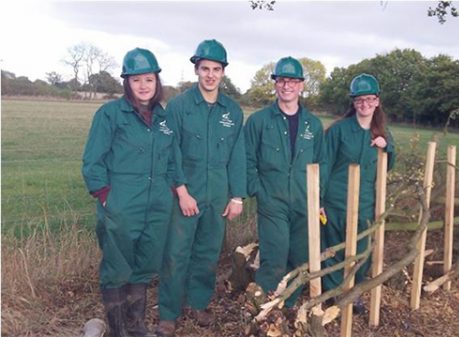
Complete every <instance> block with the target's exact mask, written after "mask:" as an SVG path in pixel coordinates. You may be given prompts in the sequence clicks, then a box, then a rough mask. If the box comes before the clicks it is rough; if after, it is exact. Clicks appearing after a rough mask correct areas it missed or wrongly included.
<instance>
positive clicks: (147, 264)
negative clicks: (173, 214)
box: [129, 211, 170, 284]
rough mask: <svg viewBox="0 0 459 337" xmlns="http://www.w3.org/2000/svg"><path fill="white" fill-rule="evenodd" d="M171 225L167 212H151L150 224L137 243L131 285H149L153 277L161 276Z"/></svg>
mask: <svg viewBox="0 0 459 337" xmlns="http://www.w3.org/2000/svg"><path fill="white" fill-rule="evenodd" d="M169 223H170V214H169V213H168V212H167V211H162V212H159V211H158V212H149V214H148V222H147V224H146V225H145V226H144V228H143V229H142V231H141V234H140V236H139V237H138V240H137V241H136V242H135V250H134V252H135V254H134V257H135V262H134V266H133V267H132V275H131V277H130V278H129V283H131V284H140V283H144V284H149V283H150V282H151V280H152V279H153V276H154V275H155V274H159V272H160V270H161V265H162V263H163V253H164V246H165V243H166V237H167V231H168V226H169Z"/></svg>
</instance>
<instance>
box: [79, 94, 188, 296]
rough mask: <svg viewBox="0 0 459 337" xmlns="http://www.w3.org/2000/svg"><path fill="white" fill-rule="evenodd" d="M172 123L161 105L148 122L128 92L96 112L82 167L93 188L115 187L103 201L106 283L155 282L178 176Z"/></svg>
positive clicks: (101, 220)
mask: <svg viewBox="0 0 459 337" xmlns="http://www.w3.org/2000/svg"><path fill="white" fill-rule="evenodd" d="M172 129H173V127H172V125H171V120H170V119H169V117H167V116H166V114H165V111H164V109H163V108H162V107H161V106H159V105H157V106H156V107H155V108H154V110H153V112H152V125H147V124H146V123H145V122H144V121H143V119H141V117H140V115H139V114H138V113H137V112H136V111H135V110H134V108H133V107H132V105H131V104H130V103H128V101H126V100H125V98H124V97H123V98H120V99H118V100H115V101H112V102H109V103H106V104H104V105H103V106H102V107H101V108H100V109H99V110H98V111H97V112H96V114H95V116H94V119H93V122H92V126H91V129H90V131H89V136H88V140H87V143H86V148H85V151H84V155H83V168H82V173H83V177H84V179H85V182H86V185H87V188H88V190H89V191H91V192H94V191H98V190H100V189H101V188H103V187H105V186H110V187H111V189H110V192H109V193H108V196H107V200H106V205H105V207H104V206H103V205H102V204H101V203H100V202H97V228H96V232H97V236H98V240H99V245H100V248H101V249H102V253H103V256H102V261H101V264H100V285H101V288H102V289H106V288H119V287H122V286H123V285H125V284H128V283H131V284H138V283H149V282H150V281H151V279H152V277H153V274H154V273H158V272H159V271H160V267H161V262H162V252H163V249H164V242H165V240H166V235H167V228H168V225H169V221H170V217H171V210H172V191H171V185H172V182H177V181H175V178H176V173H175V160H176V159H175V154H174V150H173V149H174V143H175V145H176V140H174V138H175V137H174V136H175V133H174V132H173V131H172ZM175 149H176V150H178V147H177V146H175ZM178 183H180V182H178Z"/></svg>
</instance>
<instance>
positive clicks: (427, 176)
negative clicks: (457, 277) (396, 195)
mask: <svg viewBox="0 0 459 337" xmlns="http://www.w3.org/2000/svg"><path fill="white" fill-rule="evenodd" d="M436 145H437V143H435V142H429V143H428V147H427V157H426V164H425V170H424V185H423V186H424V192H425V197H426V203H427V207H430V194H431V191H432V178H433V168H434V162H435V149H436ZM421 216H422V209H421V212H420V215H419V222H420V221H421ZM426 238H427V228H426V229H425V230H424V231H423V232H422V234H421V239H420V240H419V242H418V244H417V249H418V251H419V255H418V257H417V258H416V260H415V261H414V271H413V284H412V288H411V300H410V306H411V309H413V310H416V309H419V304H420V300H421V286H422V274H423V272H424V253H425V247H426Z"/></svg>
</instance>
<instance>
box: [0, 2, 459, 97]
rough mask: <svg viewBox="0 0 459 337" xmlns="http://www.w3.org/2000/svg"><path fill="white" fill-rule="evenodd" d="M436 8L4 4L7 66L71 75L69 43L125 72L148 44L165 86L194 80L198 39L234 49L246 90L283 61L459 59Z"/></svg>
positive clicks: (456, 29)
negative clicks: (400, 54)
mask: <svg viewBox="0 0 459 337" xmlns="http://www.w3.org/2000/svg"><path fill="white" fill-rule="evenodd" d="M381 3H382V4H383V5H381ZM431 5H433V3H431V2H419V1H417V2H408V1H388V2H380V1H367V2H362V1H360V2H349V1H339V2H336V1H335V2H327V1H294V2H292V1H277V2H276V4H275V10H274V11H272V12H269V11H265V10H262V11H260V10H255V11H253V10H251V9H250V5H249V2H248V1H236V2H235V1H221V2H220V1H219V2H211V1H205V2H202V1H201V2H195V1H154V2H123V1H114V2H113V1H110V2H104V1H99V2H95V1H83V2H67V1H60V2H47V1H40V2H21V1H19V2H17V1H12V0H10V1H2V2H1V5H0V6H1V12H2V20H0V29H1V31H2V36H1V46H2V51H1V55H0V59H1V60H2V61H1V67H2V69H4V70H8V71H12V72H14V73H15V74H16V75H17V76H20V75H25V76H28V77H29V78H30V79H32V80H33V79H36V78H41V79H44V78H45V73H46V72H49V71H53V70H54V71H57V72H59V73H61V74H64V75H66V77H67V78H70V77H71V75H72V73H71V69H70V68H69V67H68V66H65V65H64V64H63V63H62V62H61V60H62V59H63V58H65V57H66V55H67V48H68V47H70V46H73V45H76V44H78V43H80V42H88V43H91V44H94V45H95V46H97V47H99V48H101V49H102V50H104V51H106V52H107V53H108V54H110V55H111V56H113V57H114V58H115V60H116V61H117V62H118V64H119V68H120V66H121V63H122V59H123V56H124V54H125V53H126V52H127V51H128V50H130V49H132V48H134V47H143V48H148V49H150V50H152V51H153V52H154V53H155V55H156V56H157V58H158V61H159V63H160V66H161V67H162V69H163V72H162V73H161V77H162V79H163V82H164V83H165V84H170V85H175V84H177V82H179V81H181V80H185V81H193V80H195V75H194V71H193V66H192V64H191V63H190V62H189V57H190V56H191V55H192V54H193V52H194V50H195V48H196V46H197V44H198V43H199V42H200V41H202V40H204V39H208V38H216V39H218V40H220V41H221V42H223V43H224V45H225V47H226V48H227V50H228V55H229V63H230V65H229V67H228V68H227V71H226V72H227V75H228V76H229V77H230V78H231V80H232V81H233V83H234V84H235V85H236V86H238V87H239V88H240V89H242V90H243V91H245V90H246V89H248V87H249V86H250V80H251V78H252V77H253V76H254V75H255V72H256V71H257V70H258V69H260V68H261V67H262V66H263V65H264V64H266V63H269V62H271V61H276V60H278V59H279V58H281V57H283V56H286V55H292V56H294V57H309V58H311V59H315V60H319V61H321V62H322V63H323V64H324V65H325V66H326V68H327V71H328V72H330V71H331V70H332V69H333V68H334V67H335V66H339V67H345V66H348V65H350V64H352V63H357V62H359V61H361V60H362V59H364V58H370V57H373V56H375V55H376V54H383V53H387V52H390V51H391V50H393V49H395V48H413V49H416V50H418V51H419V52H421V53H422V54H423V55H424V56H426V57H432V56H434V55H437V54H440V53H442V54H447V55H450V56H452V57H454V58H456V59H457V58H459V44H457V42H455V41H456V39H457V36H459V19H457V18H452V17H448V21H447V22H446V23H445V24H444V25H440V24H439V23H438V22H437V20H436V18H429V17H427V14H426V13H427V9H428V7H429V6H431ZM4 13H7V15H5V14H4ZM119 72H120V71H119V69H116V70H114V71H113V75H115V76H118V75H119Z"/></svg>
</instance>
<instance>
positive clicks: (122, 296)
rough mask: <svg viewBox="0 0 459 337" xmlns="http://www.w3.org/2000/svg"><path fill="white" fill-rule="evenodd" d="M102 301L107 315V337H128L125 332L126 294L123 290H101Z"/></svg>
mask: <svg viewBox="0 0 459 337" xmlns="http://www.w3.org/2000/svg"><path fill="white" fill-rule="evenodd" d="M102 301H103V303H104V306H105V312H106V314H107V321H108V328H109V333H108V336H107V337H130V336H129V335H128V333H127V331H126V293H125V290H124V288H110V289H104V290H102Z"/></svg>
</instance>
